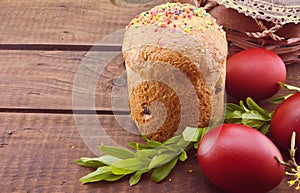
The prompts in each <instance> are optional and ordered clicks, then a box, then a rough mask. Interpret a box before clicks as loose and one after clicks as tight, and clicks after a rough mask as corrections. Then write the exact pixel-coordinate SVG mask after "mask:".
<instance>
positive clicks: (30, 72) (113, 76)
mask: <svg viewBox="0 0 300 193" xmlns="http://www.w3.org/2000/svg"><path fill="white" fill-rule="evenodd" d="M93 54H94V55H93ZM100 54H101V56H99V52H93V53H91V54H87V53H86V52H75V51H74V52H63V51H11V50H10V51H0V66H1V69H0V92H1V97H0V108H2V109H3V108H8V109H9V108H12V109H13V108H18V109H28V108H30V109H52V110H53V109H56V110H60V109H63V110H75V109H77V110H78V109H79V110H93V109H96V110H104V111H105V110H111V95H110V93H111V91H112V89H113V88H115V89H117V88H121V89H123V90H124V89H125V91H126V80H124V79H122V78H121V79H117V78H118V77H119V76H120V75H122V72H124V70H125V69H124V65H123V58H122V56H121V55H120V54H118V53H117V52H112V53H111V52H109V53H106V52H103V53H100ZM111 54H112V55H113V56H114V55H116V57H115V58H114V59H113V61H110V62H108V64H107V65H104V64H103V66H102V65H101V63H103V61H106V59H104V57H102V56H103V55H105V56H110V55H111ZM101 57H102V58H101ZM100 67H104V69H100ZM75 78H77V79H75ZM123 96H124V97H127V95H124V94H123ZM90 98H92V99H93V101H92V102H94V101H95V105H96V107H91V108H90V106H88V105H90V104H87V102H89V101H84V100H90ZM76 99H78V100H77V102H76V104H75V103H74V101H76ZM72 100H73V103H74V104H72ZM124 101H125V103H126V101H127V99H124ZM123 107H124V108H125V109H126V104H125V106H123ZM123 107H122V106H121V105H120V106H119V110H122V109H123V110H124V108H123Z"/></svg>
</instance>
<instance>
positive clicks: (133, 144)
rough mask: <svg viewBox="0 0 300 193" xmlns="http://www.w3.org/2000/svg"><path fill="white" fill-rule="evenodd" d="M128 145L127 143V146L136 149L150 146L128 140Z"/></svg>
mask: <svg viewBox="0 0 300 193" xmlns="http://www.w3.org/2000/svg"><path fill="white" fill-rule="evenodd" d="M128 145H129V147H132V148H133V149H136V150H141V149H151V147H149V146H148V145H145V144H142V143H135V142H129V143H128Z"/></svg>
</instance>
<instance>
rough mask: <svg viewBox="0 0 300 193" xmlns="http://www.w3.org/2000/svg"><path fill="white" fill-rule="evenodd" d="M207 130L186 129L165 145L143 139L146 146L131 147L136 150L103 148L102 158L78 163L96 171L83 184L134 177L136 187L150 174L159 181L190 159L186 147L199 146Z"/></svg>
mask: <svg viewBox="0 0 300 193" xmlns="http://www.w3.org/2000/svg"><path fill="white" fill-rule="evenodd" d="M207 131H208V128H193V127H186V129H185V130H184V131H183V132H182V134H181V135H177V136H174V137H172V138H170V139H168V140H167V141H165V142H163V143H160V142H157V141H152V140H149V139H147V138H146V137H143V138H144V139H145V140H146V144H141V143H135V142H131V143H129V144H128V145H129V146H130V147H132V148H133V149H135V151H130V150H128V149H126V148H121V147H112V146H103V145H102V146H101V147H100V151H101V152H102V153H103V154H104V155H103V156H101V157H99V158H86V157H82V158H80V159H79V160H77V161H76V163H77V164H78V165H81V166H86V167H93V168H97V169H96V170H95V171H94V172H92V173H89V174H88V175H86V176H84V177H82V178H81V179H80V181H81V182H82V183H89V182H98V181H116V180H119V179H121V178H123V177H124V176H126V175H131V177H130V179H129V184H130V186H133V185H136V184H137V183H138V182H139V181H140V179H141V177H142V175H143V174H144V173H147V172H150V171H151V172H152V173H151V180H152V181H153V182H160V181H162V180H163V179H165V178H166V177H167V176H168V175H169V174H170V172H171V170H172V169H173V168H174V167H175V165H176V163H177V162H178V161H185V160H186V159H187V153H186V149H187V147H190V146H191V144H193V143H194V144H196V143H197V142H198V141H199V140H200V138H201V137H202V136H203V135H204V134H205V133H206V132H207ZM195 147H196V146H195Z"/></svg>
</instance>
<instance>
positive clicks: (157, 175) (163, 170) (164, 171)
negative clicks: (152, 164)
mask: <svg viewBox="0 0 300 193" xmlns="http://www.w3.org/2000/svg"><path fill="white" fill-rule="evenodd" d="M177 161H178V158H175V159H173V160H172V161H170V162H169V163H167V164H165V165H163V166H161V167H158V168H155V169H154V170H153V172H152V174H151V180H152V181H153V182H156V183H158V182H160V181H162V180H163V179H165V178H166V177H167V176H168V175H169V174H170V172H171V171H172V169H173V168H174V167H175V165H176V163H177Z"/></svg>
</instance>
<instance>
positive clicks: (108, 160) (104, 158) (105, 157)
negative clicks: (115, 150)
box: [98, 155, 121, 165]
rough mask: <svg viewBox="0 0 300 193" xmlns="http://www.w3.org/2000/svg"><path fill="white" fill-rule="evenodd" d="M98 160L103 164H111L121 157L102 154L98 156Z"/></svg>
mask: <svg viewBox="0 0 300 193" xmlns="http://www.w3.org/2000/svg"><path fill="white" fill-rule="evenodd" d="M98 160H99V161H101V162H102V163H103V164H106V165H111V164H113V163H115V162H117V161H119V160H121V159H120V158H117V157H114V156H110V155H103V156H101V157H99V158H98Z"/></svg>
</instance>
